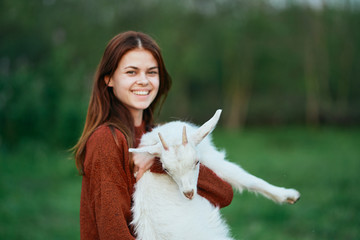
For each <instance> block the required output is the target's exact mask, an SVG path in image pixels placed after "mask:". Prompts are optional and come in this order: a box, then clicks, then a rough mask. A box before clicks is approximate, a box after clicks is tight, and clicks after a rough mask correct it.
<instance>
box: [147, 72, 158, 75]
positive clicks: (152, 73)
mask: <svg viewBox="0 0 360 240" xmlns="http://www.w3.org/2000/svg"><path fill="white" fill-rule="evenodd" d="M149 74H150V75H157V74H158V72H157V71H150V72H149Z"/></svg>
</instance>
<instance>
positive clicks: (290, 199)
mask: <svg viewBox="0 0 360 240" xmlns="http://www.w3.org/2000/svg"><path fill="white" fill-rule="evenodd" d="M299 199H300V197H298V198H287V199H286V202H287V203H289V204H295V203H296V202H297V201H299Z"/></svg>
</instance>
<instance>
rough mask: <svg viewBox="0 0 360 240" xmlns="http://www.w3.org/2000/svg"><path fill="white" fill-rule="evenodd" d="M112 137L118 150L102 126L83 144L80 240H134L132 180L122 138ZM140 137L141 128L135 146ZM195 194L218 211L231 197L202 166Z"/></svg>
mask: <svg viewBox="0 0 360 240" xmlns="http://www.w3.org/2000/svg"><path fill="white" fill-rule="evenodd" d="M115 133H116V136H117V139H118V143H119V146H120V147H118V146H117V145H116V143H115V141H114V137H113V135H112V134H111V131H110V129H109V127H107V126H105V125H104V126H101V127H99V128H98V129H97V130H95V132H94V133H93V134H92V135H91V137H90V138H89V140H88V141H87V144H86V155H85V162H84V172H85V175H84V176H83V180H82V189H81V200H80V238H81V239H82V240H98V239H106V240H111V239H117V240H119V239H121V240H128V239H135V238H134V235H133V232H132V231H131V229H130V227H129V223H130V222H131V204H132V200H131V195H132V193H133V190H134V184H135V178H134V176H133V174H132V173H131V170H130V166H129V163H128V159H129V152H128V145H127V142H126V139H125V136H124V135H123V134H122V133H121V132H120V131H119V130H115ZM143 133H144V127H141V128H136V140H137V144H138V143H139V141H140V138H141V136H142V134H143ZM151 170H152V171H153V172H161V165H160V164H154V166H153V168H152V169H151ZM198 193H199V194H200V195H201V196H203V197H205V198H207V199H208V200H209V201H210V202H211V203H213V204H214V205H216V206H219V207H225V206H227V205H229V204H230V202H231V201H232V197H233V191H232V188H231V186H230V185H229V184H228V183H226V182H224V181H223V180H221V179H220V178H219V177H217V176H216V175H215V173H213V172H212V171H211V170H210V169H208V168H206V167H205V166H201V167H200V173H199V181H198Z"/></svg>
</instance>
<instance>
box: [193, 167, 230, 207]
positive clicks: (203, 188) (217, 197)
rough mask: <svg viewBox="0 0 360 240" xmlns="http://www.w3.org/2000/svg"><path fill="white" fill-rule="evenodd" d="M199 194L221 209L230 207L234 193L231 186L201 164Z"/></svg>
mask: <svg viewBox="0 0 360 240" xmlns="http://www.w3.org/2000/svg"><path fill="white" fill-rule="evenodd" d="M198 194H199V195H200V196H202V197H204V198H206V199H207V200H208V201H209V202H211V203H212V204H213V205H215V206H218V207H220V208H223V207H226V206H228V205H230V203H231V201H232V199H233V196H234V192H233V189H232V187H231V185H230V184H229V183H228V182H225V181H224V180H222V179H221V178H220V177H218V176H217V175H216V174H215V173H214V172H213V171H211V170H210V169H209V168H207V167H206V166H204V165H202V164H200V172H199V179H198Z"/></svg>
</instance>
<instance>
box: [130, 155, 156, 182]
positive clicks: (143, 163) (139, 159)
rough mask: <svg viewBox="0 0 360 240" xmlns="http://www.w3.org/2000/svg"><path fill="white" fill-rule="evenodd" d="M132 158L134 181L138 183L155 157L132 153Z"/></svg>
mask: <svg viewBox="0 0 360 240" xmlns="http://www.w3.org/2000/svg"><path fill="white" fill-rule="evenodd" d="M132 158H133V161H134V164H135V169H134V170H135V171H134V172H135V177H136V181H139V179H140V178H141V177H142V176H143V175H144V173H145V172H146V171H147V170H149V169H150V168H151V166H152V165H153V163H154V161H155V157H154V156H153V155H151V154H149V153H132Z"/></svg>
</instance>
